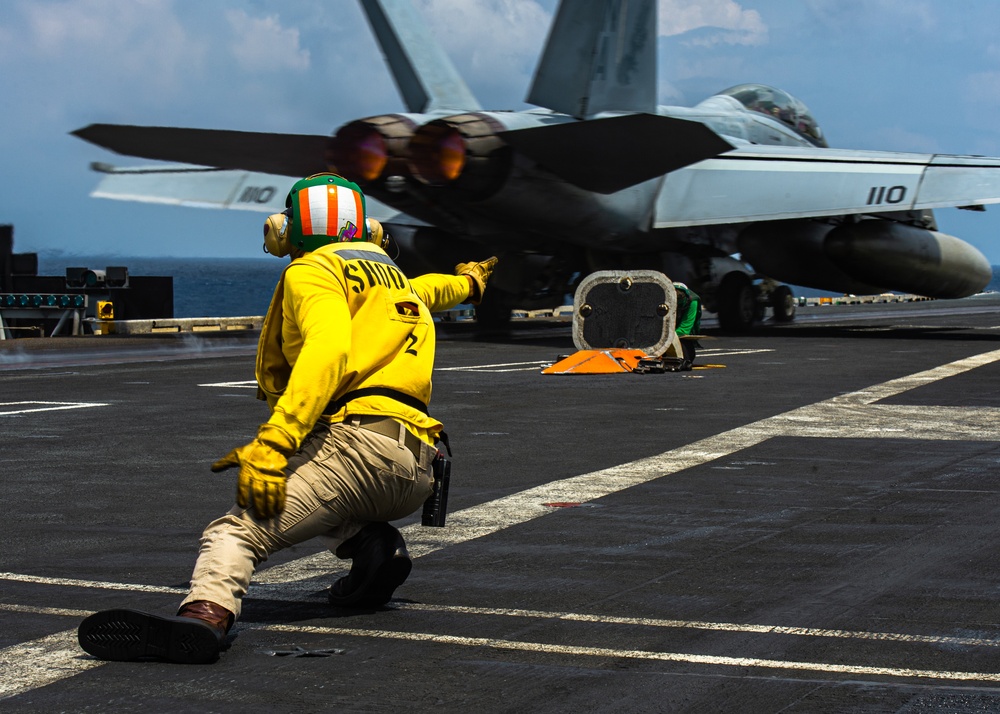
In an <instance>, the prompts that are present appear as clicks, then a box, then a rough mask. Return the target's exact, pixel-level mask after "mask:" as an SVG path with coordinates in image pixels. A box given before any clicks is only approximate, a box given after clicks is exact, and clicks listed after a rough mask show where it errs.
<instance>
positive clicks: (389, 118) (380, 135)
mask: <svg viewBox="0 0 1000 714" xmlns="http://www.w3.org/2000/svg"><path fill="white" fill-rule="evenodd" d="M414 128H415V125H414V123H413V122H412V121H410V120H409V119H408V118H406V117H403V116H400V115H399V114H385V115H382V116H375V117H369V118H367V119H358V120H357V121H352V122H350V123H349V124H345V125H344V126H342V127H341V128H340V129H338V130H337V133H336V134H335V135H334V136H333V138H332V139H331V140H330V148H329V151H328V152H327V157H326V158H327V165H328V166H329V168H330V170H331V171H335V172H336V173H338V174H340V175H342V176H344V177H345V178H348V179H351V180H352V181H357V182H358V183H360V184H362V185H363V184H366V183H371V182H373V181H377V180H378V179H380V178H382V177H384V176H387V175H389V174H405V173H407V172H406V144H407V142H408V141H409V139H410V137H411V136H412V135H413V130H414Z"/></svg>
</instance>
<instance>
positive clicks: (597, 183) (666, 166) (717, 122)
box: [73, 0, 1000, 330]
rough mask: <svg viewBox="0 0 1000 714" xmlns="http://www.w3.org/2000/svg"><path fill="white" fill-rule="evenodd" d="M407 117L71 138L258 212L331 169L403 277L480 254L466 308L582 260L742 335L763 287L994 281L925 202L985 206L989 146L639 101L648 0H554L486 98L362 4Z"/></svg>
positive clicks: (777, 310) (713, 105) (643, 87)
mask: <svg viewBox="0 0 1000 714" xmlns="http://www.w3.org/2000/svg"><path fill="white" fill-rule="evenodd" d="M361 5H362V7H363V9H364V11H365V14H366V16H367V18H368V21H369V24H370V25H371V28H372V30H373V32H374V33H375V36H376V38H377V40H378V42H379V44H380V46H381V48H382V52H383V55H384V56H385V59H386V62H387V63H388V65H389V68H390V70H391V72H392V75H393V78H394V79H395V82H396V85H397V87H398V89H399V92H400V95H401V96H402V98H403V101H404V104H405V105H406V111H405V112H399V113H392V114H384V115H379V116H372V117H366V118H362V119H357V120H355V121H351V122H349V123H347V124H345V125H343V126H341V127H340V128H339V129H337V130H336V131H335V132H334V133H333V135H332V136H313V135H285V134H274V133H253V132H239V131H226V130H216V129H181V128H169V127H149V126H125V125H109V124H92V125H90V126H87V127H84V128H82V129H79V130H77V131H75V132H73V133H74V134H75V135H76V136H78V137H80V138H82V139H85V140H87V141H90V142H92V143H94V144H97V145H99V146H102V147H104V148H107V149H110V150H112V151H115V152H117V153H120V154H125V155H130V156H138V157H143V158H148V159H157V160H162V161H169V162H178V164H179V165H171V166H155V167H142V168H132V169H117V168H114V167H109V166H107V165H104V164H95V168H97V169H98V170H100V171H102V172H103V173H104V178H103V180H102V181H101V183H100V185H99V186H98V188H97V190H96V191H95V192H94V194H93V195H95V196H100V197H105V198H117V199H126V200H138V201H153V202H166V203H175V204H180V205H197V206H209V207H217V208H240V209H251V210H263V211H267V212H272V211H275V210H280V209H281V208H282V207H283V199H284V196H285V193H286V192H287V189H288V187H289V186H290V184H291V182H292V181H291V180H292V179H296V178H301V177H302V176H305V175H308V174H311V173H316V172H321V171H335V172H337V173H339V174H342V175H344V176H346V177H348V178H350V179H351V180H353V181H356V182H357V183H358V184H359V185H360V186H361V187H362V188H363V189H364V191H365V192H366V194H367V195H368V196H369V197H371V198H372V199H374V200H372V201H371V208H370V213H371V214H372V215H373V216H374V217H375V218H378V219H380V220H381V221H382V222H383V224H385V225H386V226H387V228H388V229H389V231H390V232H391V234H392V235H393V237H394V238H395V239H396V242H397V243H398V244H399V247H400V256H399V262H400V265H401V266H402V267H403V269H404V270H406V271H408V272H410V273H412V274H416V273H421V272H426V271H428V270H439V271H450V270H451V268H452V267H453V266H454V265H455V263H457V262H459V261H465V260H470V259H479V258H485V257H486V256H489V255H493V254H496V255H499V256H500V258H501V260H500V263H499V265H498V267H497V271H496V273H495V275H494V277H493V280H492V281H491V290H489V291H487V299H486V300H485V301H484V303H483V305H481V306H480V308H479V309H478V310H477V315H478V317H479V319H480V321H481V322H482V323H483V324H485V325H489V326H496V324H497V323H502V322H504V321H505V320H506V319H508V318H509V315H510V309H511V308H513V307H520V308H528V309H533V308H534V309H537V308H544V307H553V306H556V305H560V304H563V303H564V302H565V301H566V298H567V296H568V295H572V293H573V291H574V289H575V286H576V285H578V284H579V282H580V280H581V279H582V278H583V277H585V276H586V275H588V274H590V273H591V272H594V271H597V270H618V269H650V270H658V271H661V272H664V273H666V274H667V275H670V276H671V277H672V278H673V279H675V280H681V281H683V282H685V283H687V284H688V285H689V286H690V287H692V288H693V289H694V290H695V291H696V292H698V293H699V294H700V295H701V296H702V298H703V301H704V304H705V306H706V307H707V308H708V309H709V310H712V311H715V312H717V313H718V315H719V320H720V324H721V325H722V327H723V328H725V329H730V330H742V329H746V328H748V327H751V326H752V325H753V324H754V323H755V322H757V321H759V320H760V319H762V318H763V317H764V315H765V314H766V313H765V310H766V309H767V308H768V307H770V308H771V309H772V310H773V317H774V319H775V320H777V321H787V320H791V319H792V318H793V316H794V304H795V302H794V299H793V296H792V292H791V290H790V289H789V288H788V286H787V285H781V284H780V283H781V282H785V283H791V284H794V285H801V286H806V287H812V288H818V289H823V290H830V291H836V292H844V293H854V294H871V293H879V292H884V291H889V290H894V291H902V292H911V293H917V294H920V295H925V296H928V297H937V298H958V297H965V296H968V295H972V294H974V293H976V292H979V291H980V290H982V289H983V288H984V287H985V286H986V284H987V283H988V282H989V280H990V278H991V277H992V271H991V268H990V265H989V262H988V261H987V260H986V258H985V257H984V256H983V255H982V253H980V252H979V251H978V250H977V249H976V248H974V247H973V246H972V245H970V244H968V243H966V242H964V241H962V240H960V239H959V238H956V237H954V236H949V235H945V234H943V233H940V232H938V231H937V225H936V222H935V219H934V215H933V213H932V209H935V208H943V207H959V208H967V209H972V210H983V208H984V206H986V205H987V204H992V203H997V202H1000V158H984V157H973V156H949V155H940V154H933V155H932V154H911V153H897V152H877V151H854V150H848V149H834V148H830V147H829V146H828V144H827V141H826V139H825V137H824V135H823V133H822V130H821V128H820V125H819V124H818V122H817V121H816V119H815V118H814V117H813V115H812V113H811V112H810V111H809V109H808V108H807V107H806V105H805V104H803V103H802V102H801V101H799V100H798V99H796V98H795V97H792V96H791V95H789V94H787V93H785V92H783V91H781V90H779V89H776V88H774V87H769V86H765V85H761V84H741V85H737V86H734V87H731V88H729V89H727V90H724V91H722V92H720V93H719V94H717V95H714V96H712V97H709V98H708V99H706V100H704V101H703V102H701V103H700V104H698V105H696V106H694V107H675V106H662V105H657V104H656V86H657V85H656V27H657V3H656V2H655V0H630V2H623V1H622V0H605V1H603V2H597V1H596V0H595V1H594V2H586V3H582V2H572V1H571V0H563V2H561V3H560V4H559V6H558V8H557V10H556V13H555V18H554V20H553V23H552V27H551V29H550V31H549V35H548V38H547V40H546V44H545V47H544V49H543V51H542V55H541V59H540V61H539V64H538V67H537V69H536V72H535V76H534V80H533V83H532V86H531V88H530V89H529V92H528V95H527V101H528V102H529V103H531V104H533V105H535V106H536V107H537V108H535V109H530V110H526V111H487V110H484V109H482V107H481V106H480V104H479V102H478V101H477V100H476V99H475V97H474V96H473V94H472V92H471V90H470V89H469V88H468V87H467V86H466V84H465V82H464V81H463V80H462V78H461V76H460V75H459V73H458V71H457V70H456V69H455V67H454V65H453V64H452V62H451V61H450V60H449V58H448V56H447V55H446V54H445V52H444V51H443V50H442V49H441V48H440V46H439V45H438V43H437V42H436V41H435V38H434V36H433V34H432V33H431V32H430V30H429V29H428V27H427V26H426V25H425V24H424V22H423V19H422V18H421V16H420V15H419V13H418V12H417V11H416V10H415V9H414V8H413V6H412V5H411V4H410V2H409V0H361Z"/></svg>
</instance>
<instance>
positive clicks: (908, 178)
mask: <svg viewBox="0 0 1000 714" xmlns="http://www.w3.org/2000/svg"><path fill="white" fill-rule="evenodd" d="M990 203H1000V158H989V157H980V156H950V155H945V154H906V153H891V152H877V151H850V150H841V149H811V148H799V147H782V146H752V147H742V148H738V149H735V150H733V151H730V152H728V153H726V154H723V155H721V156H717V157H715V158H709V159H706V160H705V161H701V162H699V163H696V164H693V165H691V166H687V167H684V168H681V169H679V170H677V171H673V172H671V173H669V174H667V175H666V176H665V177H664V180H663V184H662V186H661V189H660V194H659V197H658V199H657V205H656V214H655V218H654V223H653V227H654V228H672V227H679V226H698V225H712V224H718V223H743V222H749V221H761V220H780V219H786V218H814V217H823V216H837V215H848V214H863V213H886V212H890V211H908V210H916V209H926V208H944V207H973V206H983V205H986V204H990Z"/></svg>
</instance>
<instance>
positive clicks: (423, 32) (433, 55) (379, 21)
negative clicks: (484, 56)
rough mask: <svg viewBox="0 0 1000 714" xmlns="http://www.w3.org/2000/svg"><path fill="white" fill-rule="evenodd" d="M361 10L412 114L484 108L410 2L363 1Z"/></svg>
mask: <svg viewBox="0 0 1000 714" xmlns="http://www.w3.org/2000/svg"><path fill="white" fill-rule="evenodd" d="M361 7H362V9H364V11H365V15H366V16H367V18H368V24H369V25H371V28H372V32H374V33H375V39H377V40H378V43H379V46H380V47H381V48H382V54H383V55H384V56H385V61H386V63H387V64H388V65H389V69H390V71H391V72H392V77H393V79H394V80H395V82H396V87H397V88H398V89H399V93H400V94H401V95H402V96H403V102H404V103H405V104H406V107H407V109H408V110H409V111H411V112H416V113H424V112H430V111H434V110H436V109H460V110H464V111H474V110H476V109H481V108H482V107H480V105H479V102H477V101H476V98H475V96H473V94H472V92H471V90H469V87H468V86H467V85H466V84H465V81H464V80H463V79H462V77H461V75H459V73H458V70H456V69H455V65H454V64H452V62H451V60H450V59H448V55H446V54H445V52H444V50H443V49H441V46H440V45H438V43H437V42H436V41H435V39H434V36H433V35H432V34H431V33H430V30H429V29H428V28H427V25H426V24H424V21H423V18H422V17H420V14H419V13H418V12H417V11H416V10H415V9H414V8H413V5H412V4H411V3H410V1H409V0H361Z"/></svg>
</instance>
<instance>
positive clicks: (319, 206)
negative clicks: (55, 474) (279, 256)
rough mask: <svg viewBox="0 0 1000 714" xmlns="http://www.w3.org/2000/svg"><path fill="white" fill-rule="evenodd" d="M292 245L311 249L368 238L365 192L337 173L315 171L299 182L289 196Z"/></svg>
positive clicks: (304, 249) (289, 237)
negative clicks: (315, 172)
mask: <svg viewBox="0 0 1000 714" xmlns="http://www.w3.org/2000/svg"><path fill="white" fill-rule="evenodd" d="M285 206H287V207H288V209H289V211H290V213H289V215H290V217H291V220H290V221H289V231H288V233H289V235H288V239H289V242H290V244H291V246H292V247H295V248H298V249H299V250H302V251H305V252H307V253H308V252H311V251H314V250H316V249H317V248H320V247H322V246H324V245H327V244H328V243H344V242H348V241H350V242H354V241H367V240H368V227H367V225H366V223H365V218H366V216H367V213H366V211H365V195H364V194H363V193H362V192H361V189H360V188H358V185H357V184H356V183H352V182H351V181H348V180H347V179H345V178H344V177H343V176H338V175H337V174H329V173H324V174H313V175H312V176H308V177H306V178H304V179H302V180H301V181H296V182H295V185H294V186H292V190H291V191H289V192H288V198H286V199H285Z"/></svg>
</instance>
